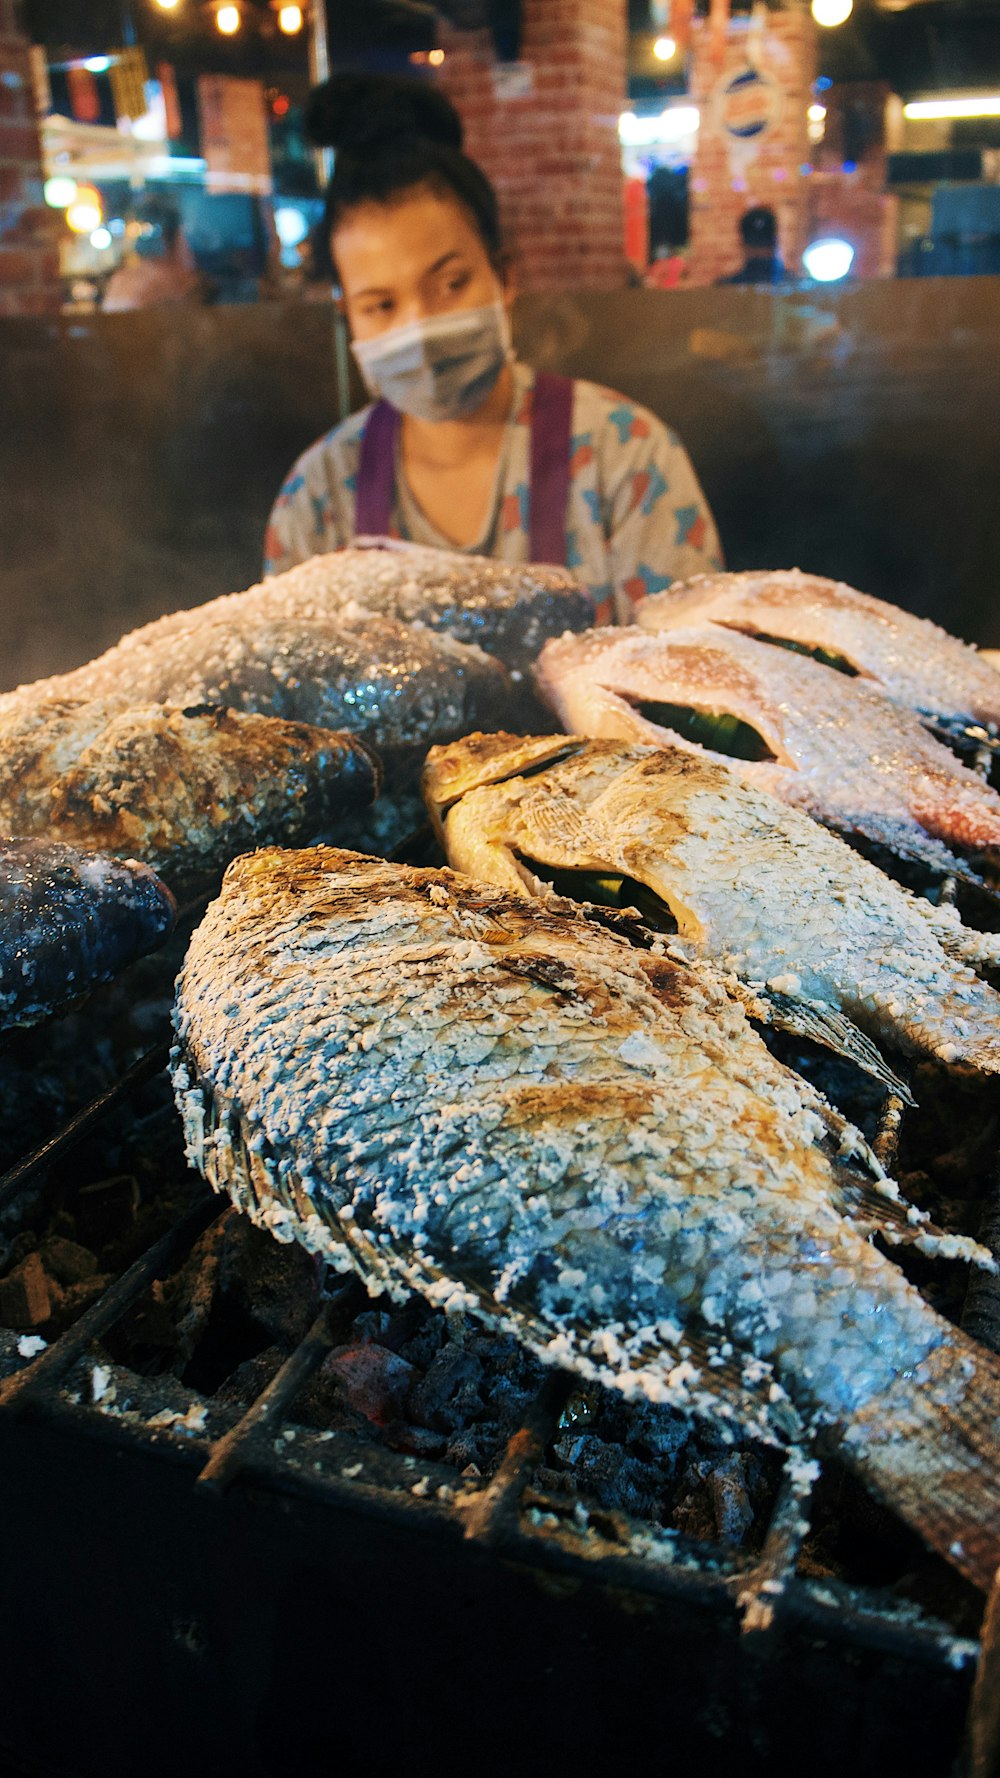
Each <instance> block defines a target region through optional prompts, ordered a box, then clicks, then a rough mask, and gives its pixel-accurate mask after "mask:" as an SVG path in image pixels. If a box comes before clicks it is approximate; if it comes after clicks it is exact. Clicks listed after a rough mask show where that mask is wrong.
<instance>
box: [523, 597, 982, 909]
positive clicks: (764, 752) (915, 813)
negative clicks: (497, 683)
mask: <svg viewBox="0 0 1000 1778" xmlns="http://www.w3.org/2000/svg"><path fill="white" fill-rule="evenodd" d="M535 676H536V679H537V682H538V685H539V688H540V690H541V692H542V695H543V696H544V697H545V699H546V700H547V702H548V703H549V704H550V705H551V707H552V708H553V709H554V710H555V711H556V712H557V714H558V716H559V718H560V720H561V722H562V723H563V725H564V727H565V728H566V729H568V730H569V731H571V732H572V733H575V734H581V735H592V736H599V737H604V738H605V739H619V740H623V741H651V742H653V743H658V742H660V743H662V742H669V743H670V744H671V745H673V746H681V747H687V748H688V749H694V750H697V751H705V752H707V753H708V754H709V755H710V757H712V758H714V759H717V760H725V759H726V758H729V759H730V761H731V762H732V761H733V760H734V758H735V763H736V767H737V770H738V771H739V773H740V776H741V777H742V778H744V779H745V780H746V781H747V783H749V784H752V785H754V787H755V788H757V789H759V790H767V791H770V792H771V794H772V795H774V796H777V797H780V798H781V800H782V801H783V802H788V803H792V804H793V805H795V806H796V807H798V808H801V809H805V810H806V812H807V813H808V814H810V815H812V816H813V817H814V818H815V819H816V820H818V821H822V822H825V823H826V825H827V826H829V827H835V828H838V829H839V830H840V831H841V832H843V833H845V834H847V835H850V836H858V837H859V838H863V839H865V840H867V841H868V842H870V843H871V844H873V845H875V846H878V847H881V848H883V849H884V850H885V851H887V852H891V853H894V854H895V855H896V856H897V857H900V858H905V859H908V860H911V861H913V862H915V863H917V864H919V865H921V866H923V867H925V868H928V869H930V870H933V871H935V872H937V873H945V872H948V871H951V872H954V873H956V874H960V875H964V876H966V877H969V878H970V879H971V880H972V881H974V882H978V881H979V880H980V879H979V876H978V874H977V871H976V870H974V869H972V868H971V867H970V866H969V865H963V863H962V861H961V860H960V859H959V857H958V856H957V855H956V854H957V852H958V851H962V852H965V853H970V854H973V855H975V857H976V861H977V863H982V864H983V865H985V866H986V867H987V868H989V869H993V868H994V867H995V866H996V865H997V863H998V862H1000V797H998V796H997V794H996V792H995V791H993V790H991V789H990V788H989V787H988V786H987V785H985V784H984V783H983V782H982V780H981V779H980V778H978V777H977V775H976V774H975V772H972V771H969V770H968V769H967V768H966V767H965V766H963V765H962V764H961V763H960V761H959V760H957V759H956V758H955V755H954V754H953V753H952V752H951V751H950V750H949V749H948V748H947V747H943V746H942V745H941V744H940V742H938V741H936V740H935V739H934V737H933V736H932V735H929V734H928V733H927V731H926V729H925V728H924V727H923V726H922V724H921V723H920V721H919V719H918V718H917V717H915V716H913V715H912V714H911V713H910V712H909V711H907V710H903V709H900V708H898V707H897V706H895V705H893V704H891V703H890V702H889V701H888V700H887V699H886V698H885V697H884V696H883V695H882V694H881V693H880V692H878V691H874V690H872V688H871V687H870V686H868V685H866V684H864V682H863V681H862V680H860V679H846V678H845V677H844V676H843V675H842V674H840V673H833V672H831V671H830V669H829V668H828V667H823V666H820V665H819V664H818V663H817V662H816V661H812V660H808V659H805V658H803V657H802V656H800V655H798V654H793V653H790V652H789V651H788V650H786V649H782V648H769V647H768V646H767V644H766V643H764V642H757V641H754V640H753V639H752V638H751V637H749V636H741V635H738V634H736V633H735V632H734V631H730V630H724V629H722V628H721V627H716V626H715V625H711V624H706V625H705V626H703V627H702V628H700V629H678V630H671V631H669V632H668V633H667V634H665V635H654V634H651V633H650V632H648V631H646V630H640V629H638V628H632V629H624V630H590V631H589V632H587V634H586V635H583V636H563V637H560V638H559V639H558V640H556V641H554V642H548V643H546V645H545V647H544V648H543V650H542V653H541V655H540V656H539V659H538V663H537V666H536V668H535Z"/></svg>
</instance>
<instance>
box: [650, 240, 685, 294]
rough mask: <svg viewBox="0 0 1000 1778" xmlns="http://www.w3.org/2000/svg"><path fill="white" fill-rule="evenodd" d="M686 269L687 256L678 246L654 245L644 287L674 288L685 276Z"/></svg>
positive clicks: (682, 281)
mask: <svg viewBox="0 0 1000 1778" xmlns="http://www.w3.org/2000/svg"><path fill="white" fill-rule="evenodd" d="M687 270H688V264H687V257H686V255H685V254H684V253H683V252H682V251H681V249H680V247H670V246H662V247H656V248H654V250H653V258H652V260H651V262H650V265H649V269H648V271H647V273H646V277H645V284H646V288H647V290H676V289H677V286H678V284H683V283H684V281H685V279H686V278H687Z"/></svg>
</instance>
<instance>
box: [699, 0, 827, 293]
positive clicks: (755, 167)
mask: <svg viewBox="0 0 1000 1778" xmlns="http://www.w3.org/2000/svg"><path fill="white" fill-rule="evenodd" d="M692 47H693V57H692V70H691V98H692V101H693V103H694V104H696V105H697V106H698V107H699V110H700V112H701V124H700V128H699V131H698V148H697V152H696V155H695V160H694V164H693V166H692V168H691V186H690V191H691V255H690V273H689V282H690V283H692V284H714V283H715V281H716V280H717V279H718V278H721V277H724V276H726V275H727V274H728V273H730V272H735V271H738V270H739V268H740V266H741V264H742V263H743V253H742V248H741V246H740V239H739V220H740V217H741V216H742V215H743V213H744V211H745V210H749V209H750V208H751V206H753V205H755V204H768V205H770V207H771V209H773V211H774V213H775V216H776V217H777V221H778V234H779V244H780V251H781V255H782V258H783V259H784V261H785V265H786V266H787V267H788V270H789V272H791V273H793V274H797V273H798V271H799V269H800V262H801V255H802V249H803V247H804V246H805V245H806V244H807V233H806V230H807V226H808V218H807V184H808V176H807V175H806V174H805V173H803V172H802V168H803V166H804V165H806V164H808V163H809V161H810V144H809V138H808V120H807V116H806V112H807V109H808V106H809V104H810V103H811V101H812V96H813V94H812V84H813V81H814V80H815V78H816V26H815V24H814V23H813V20H812V18H811V16H810V14H809V12H808V11H807V10H806V9H805V8H803V9H802V10H801V11H798V12H768V13H767V14H766V15H765V23H764V28H763V31H762V33H761V36H760V38H759V39H758V40H757V51H756V54H757V65H759V67H760V69H761V71H762V72H764V73H767V74H769V75H771V76H772V77H773V78H774V79H775V80H776V81H777V82H778V84H779V86H780V88H781V94H782V108H781V113H780V117H779V119H778V121H777V122H776V124H775V125H774V126H773V127H772V128H771V129H769V130H768V132H767V133H766V134H765V135H763V136H761V137H760V138H759V139H757V142H756V145H754V144H753V143H749V144H748V143H740V142H735V141H733V140H732V139H731V138H730V137H727V135H726V133H725V132H724V130H723V129H722V128H721V125H720V123H719V121H718V118H717V116H716V108H715V105H714V102H713V95H714V93H715V91H716V88H717V84H718V82H719V81H720V79H724V78H725V77H726V75H728V74H731V73H735V72H736V70H737V69H738V68H740V67H741V66H743V65H744V64H745V63H746V61H747V49H748V29H747V21H746V19H745V18H734V19H731V20H730V23H729V28H728V32H727V36H726V53H725V60H724V62H723V64H722V66H721V68H720V67H719V66H717V65H716V64H714V63H713V62H712V61H711V59H710V53H709V50H710V36H709V28H708V23H707V21H706V20H704V19H702V20H698V21H696V23H695V26H694V30H693V33H692Z"/></svg>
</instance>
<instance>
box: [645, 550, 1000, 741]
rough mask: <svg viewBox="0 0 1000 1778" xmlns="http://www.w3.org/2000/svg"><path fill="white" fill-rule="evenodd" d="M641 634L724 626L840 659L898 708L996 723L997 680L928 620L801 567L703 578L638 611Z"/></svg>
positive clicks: (999, 706)
mask: <svg viewBox="0 0 1000 1778" xmlns="http://www.w3.org/2000/svg"><path fill="white" fill-rule="evenodd" d="M636 621H637V622H638V624H639V626H640V628H642V629H644V630H653V631H657V632H663V631H665V630H672V629H677V628H680V627H683V628H687V627H688V626H689V625H690V624H692V623H697V624H704V623H712V624H720V625H722V626H724V627H732V628H733V629H737V630H742V631H743V632H744V633H745V634H747V635H763V636H764V637H767V638H774V639H776V640H780V641H787V642H792V643H795V644H796V645H797V646H798V647H801V648H807V649H816V648H819V649H823V650H825V651H827V652H829V653H831V654H833V655H835V656H839V657H840V658H841V659H843V660H844V661H845V662H846V663H847V664H849V665H850V667H852V668H853V669H854V671H855V672H857V673H861V674H863V675H864V677H865V678H866V679H868V680H869V681H870V682H871V683H872V684H873V685H876V686H878V687H879V689H880V690H881V691H883V692H884V693H885V694H886V696H887V697H890V698H891V699H892V700H893V702H894V703H898V704H902V705H904V706H905V708H907V709H909V710H918V711H921V712H922V713H924V714H927V715H930V716H932V717H933V716H937V715H945V716H951V717H954V718H957V719H959V720H964V721H970V720H975V721H979V722H987V723H994V724H996V723H1000V676H998V675H997V673H996V671H995V669H994V668H993V667H991V666H990V665H989V663H988V662H986V661H984V660H983V659H982V657H981V656H980V655H979V654H978V653H977V651H976V649H974V648H971V647H970V646H969V644H968V643H967V642H962V641H960V640H959V638H958V637H957V636H951V635H949V634H948V631H947V630H943V629H941V627H940V626H939V625H938V624H935V623H931V622H930V621H929V620H928V619H927V618H925V617H915V616H914V615H913V613H912V612H910V611H903V610H902V609H901V607H900V606H898V605H892V604H890V603H889V602H888V601H887V600H885V599H875V598H872V596H871V595H870V594H869V593H861V592H859V591H858V590H857V588H855V587H851V586H847V585H846V584H845V583H844V582H843V581H838V580H828V579H825V578H824V577H823V576H821V575H818V574H803V573H802V572H801V571H800V570H799V569H798V568H788V569H778V570H750V571H746V572H743V573H738V574H699V575H695V576H693V577H692V578H691V579H690V580H682V581H677V582H675V584H674V585H673V586H671V587H670V588H669V589H668V590H667V591H666V592H664V593H654V594H653V595H652V597H651V598H649V599H644V600H643V601H642V603H641V605H640V606H639V607H638V611H637V619H636Z"/></svg>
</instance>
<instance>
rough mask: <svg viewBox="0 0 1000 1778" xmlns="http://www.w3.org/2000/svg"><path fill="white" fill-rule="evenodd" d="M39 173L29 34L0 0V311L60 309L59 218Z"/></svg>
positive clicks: (11, 3) (6, 0)
mask: <svg viewBox="0 0 1000 1778" xmlns="http://www.w3.org/2000/svg"><path fill="white" fill-rule="evenodd" d="M42 177H43V175H42V147H41V139H40V136H39V131H38V120H37V117H36V115H35V102H34V95H33V90H32V82H31V68H30V63H29V57H28V40H27V38H26V37H25V35H24V33H23V32H22V31H21V29H20V27H19V21H18V18H17V11H16V6H15V0H0V316H3V315H39V314H54V313H57V312H58V310H59V305H60V301H61V295H60V287H59V254H58V250H57V248H56V246H55V244H54V240H55V233H56V230H57V228H58V224H57V222H56V219H55V216H54V213H53V212H52V211H50V210H48V209H47V208H46V205H45V203H44V202H43V199H42Z"/></svg>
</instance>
